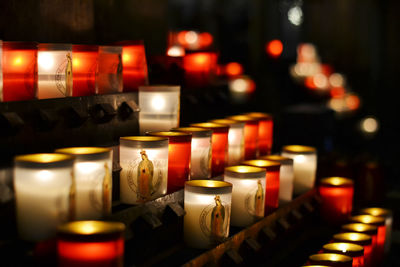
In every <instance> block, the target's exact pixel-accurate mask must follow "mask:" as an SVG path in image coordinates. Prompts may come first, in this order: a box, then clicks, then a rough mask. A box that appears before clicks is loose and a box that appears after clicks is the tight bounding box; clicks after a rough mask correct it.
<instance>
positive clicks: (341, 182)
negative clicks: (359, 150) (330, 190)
mask: <svg viewBox="0 0 400 267" xmlns="http://www.w3.org/2000/svg"><path fill="white" fill-rule="evenodd" d="M319 183H320V185H323V186H331V187H340V186H352V185H353V184H354V182H353V180H351V179H349V178H346V177H339V176H331V177H325V178H322V179H321V180H320V181H319Z"/></svg>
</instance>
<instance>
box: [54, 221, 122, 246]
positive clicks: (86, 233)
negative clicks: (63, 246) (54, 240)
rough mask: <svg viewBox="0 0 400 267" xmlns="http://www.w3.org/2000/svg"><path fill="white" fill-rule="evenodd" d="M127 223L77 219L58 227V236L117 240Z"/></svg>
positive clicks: (65, 238) (76, 238) (84, 240)
mask: <svg viewBox="0 0 400 267" xmlns="http://www.w3.org/2000/svg"><path fill="white" fill-rule="evenodd" d="M124 231H125V224H123V223H121V222H108V221H75V222H69V223H65V224H62V225H60V226H59V227H57V236H58V237H59V238H61V239H63V240H70V241H81V242H94V241H106V240H116V239H118V238H121V237H122V236H123V233H124Z"/></svg>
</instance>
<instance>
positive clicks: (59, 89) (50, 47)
mask: <svg viewBox="0 0 400 267" xmlns="http://www.w3.org/2000/svg"><path fill="white" fill-rule="evenodd" d="M38 50H39V51H38V98H39V99H46V98H59V97H67V96H72V84H73V77H72V45H70V44H39V45H38Z"/></svg>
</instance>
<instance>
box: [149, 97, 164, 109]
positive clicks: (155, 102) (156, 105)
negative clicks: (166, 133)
mask: <svg viewBox="0 0 400 267" xmlns="http://www.w3.org/2000/svg"><path fill="white" fill-rule="evenodd" d="M151 106H152V107H153V109H154V110H157V111H160V110H163V109H164V107H165V99H164V98H163V97H161V96H156V97H154V98H153V99H152V100H151Z"/></svg>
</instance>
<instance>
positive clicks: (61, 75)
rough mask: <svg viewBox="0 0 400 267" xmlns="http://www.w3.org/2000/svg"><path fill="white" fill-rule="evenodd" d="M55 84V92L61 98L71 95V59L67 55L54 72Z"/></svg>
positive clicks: (69, 55) (68, 54)
mask: <svg viewBox="0 0 400 267" xmlns="http://www.w3.org/2000/svg"><path fill="white" fill-rule="evenodd" d="M55 83H56V87H57V90H58V91H59V92H60V93H61V94H62V95H63V96H69V95H71V90H72V58H71V54H70V53H67V55H66V59H65V60H64V61H63V62H62V63H61V64H60V66H59V67H58V68H57V70H56V75H55Z"/></svg>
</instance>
